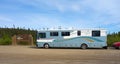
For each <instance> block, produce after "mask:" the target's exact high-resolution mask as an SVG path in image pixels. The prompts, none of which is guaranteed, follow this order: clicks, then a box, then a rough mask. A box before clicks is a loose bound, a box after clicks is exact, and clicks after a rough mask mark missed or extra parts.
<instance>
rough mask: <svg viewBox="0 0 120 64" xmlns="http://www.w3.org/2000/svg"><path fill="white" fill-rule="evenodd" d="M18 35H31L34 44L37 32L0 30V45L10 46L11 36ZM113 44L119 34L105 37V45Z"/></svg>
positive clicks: (118, 40)
mask: <svg viewBox="0 0 120 64" xmlns="http://www.w3.org/2000/svg"><path fill="white" fill-rule="evenodd" d="M18 34H31V35H32V36H33V40H34V43H36V37H37V30H31V29H29V28H28V29H24V28H19V27H18V28H0V45H10V44H12V36H13V35H18ZM114 42H120V32H117V33H111V34H108V35H107V44H108V46H111V45H112V44H113V43H114Z"/></svg>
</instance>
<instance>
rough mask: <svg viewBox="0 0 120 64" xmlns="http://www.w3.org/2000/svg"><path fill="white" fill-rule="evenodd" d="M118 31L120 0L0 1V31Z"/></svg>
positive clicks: (119, 29)
mask: <svg viewBox="0 0 120 64" xmlns="http://www.w3.org/2000/svg"><path fill="white" fill-rule="evenodd" d="M13 25H14V26H15V27H23V28H26V29H27V28H31V29H37V30H40V29H42V28H53V27H55V28H57V27H58V26H61V27H62V28H70V27H73V28H78V29H79V28H104V29H106V30H107V31H108V32H110V33H112V32H118V31H120V0H0V27H9V28H13Z"/></svg>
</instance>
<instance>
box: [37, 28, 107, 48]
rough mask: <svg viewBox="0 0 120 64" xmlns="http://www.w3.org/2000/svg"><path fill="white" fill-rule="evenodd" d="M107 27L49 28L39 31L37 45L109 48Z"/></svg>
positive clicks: (46, 46) (45, 46)
mask: <svg viewBox="0 0 120 64" xmlns="http://www.w3.org/2000/svg"><path fill="white" fill-rule="evenodd" d="M106 41H107V34H106V30H105V29H100V28H98V29H96V28H94V29H49V30H48V29H47V30H40V31H38V33H37V43H36V46H37V47H44V48H50V47H73V48H82V49H86V48H107V43H106Z"/></svg>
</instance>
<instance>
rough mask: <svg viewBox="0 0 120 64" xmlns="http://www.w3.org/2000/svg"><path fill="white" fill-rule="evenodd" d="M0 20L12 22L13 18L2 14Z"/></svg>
mask: <svg viewBox="0 0 120 64" xmlns="http://www.w3.org/2000/svg"><path fill="white" fill-rule="evenodd" d="M0 21H2V22H12V21H13V20H12V19H10V18H8V17H3V16H0Z"/></svg>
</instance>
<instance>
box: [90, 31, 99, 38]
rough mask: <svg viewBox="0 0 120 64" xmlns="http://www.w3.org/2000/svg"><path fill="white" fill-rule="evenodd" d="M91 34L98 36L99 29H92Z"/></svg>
mask: <svg viewBox="0 0 120 64" xmlns="http://www.w3.org/2000/svg"><path fill="white" fill-rule="evenodd" d="M92 36H94V37H99V36H100V31H99V30H94V31H92Z"/></svg>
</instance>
